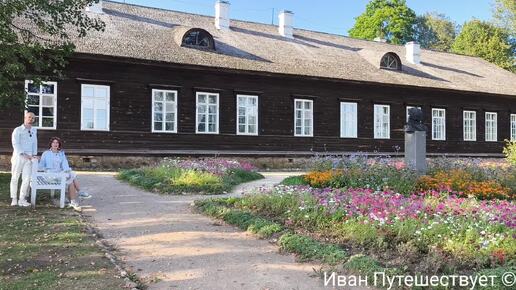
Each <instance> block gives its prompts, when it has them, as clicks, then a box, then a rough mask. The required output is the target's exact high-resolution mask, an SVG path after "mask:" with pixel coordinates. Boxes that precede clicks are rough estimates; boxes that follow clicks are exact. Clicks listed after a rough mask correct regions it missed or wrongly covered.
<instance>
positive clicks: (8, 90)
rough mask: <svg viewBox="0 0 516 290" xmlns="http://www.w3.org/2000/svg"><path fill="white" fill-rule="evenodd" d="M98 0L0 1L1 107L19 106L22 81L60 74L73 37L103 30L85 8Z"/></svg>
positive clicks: (69, 53) (101, 24)
mask: <svg viewBox="0 0 516 290" xmlns="http://www.w3.org/2000/svg"><path fill="white" fill-rule="evenodd" d="M98 1H99V0H66V1H49V0H0V67H2V69H1V70H0V107H4V106H15V105H18V106H22V105H23V103H24V99H25V93H24V91H23V89H21V88H22V87H23V86H22V85H21V84H22V83H23V81H24V80H25V79H26V78H27V77H30V78H31V79H33V80H34V81H35V82H36V83H40V82H41V81H44V80H45V79H46V78H47V77H49V76H52V77H53V78H56V77H59V76H61V75H62V72H63V69H64V67H65V65H66V60H67V57H69V56H70V55H71V53H72V52H73V51H74V49H75V46H74V44H73V41H72V39H73V38H81V37H84V36H85V35H86V34H87V32H89V31H91V30H96V31H100V30H103V29H104V26H105V25H104V23H103V22H102V21H101V20H100V19H98V18H91V17H88V15H86V13H85V7H87V6H88V5H90V4H92V3H94V2H98Z"/></svg>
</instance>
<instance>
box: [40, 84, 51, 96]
mask: <svg viewBox="0 0 516 290" xmlns="http://www.w3.org/2000/svg"><path fill="white" fill-rule="evenodd" d="M41 93H43V94H54V85H53V84H43V85H42V88H41Z"/></svg>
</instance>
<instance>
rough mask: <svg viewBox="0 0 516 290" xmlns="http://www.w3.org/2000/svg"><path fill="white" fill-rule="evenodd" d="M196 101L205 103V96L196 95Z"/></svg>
mask: <svg viewBox="0 0 516 290" xmlns="http://www.w3.org/2000/svg"><path fill="white" fill-rule="evenodd" d="M197 100H198V102H199V103H206V95H198V96H197Z"/></svg>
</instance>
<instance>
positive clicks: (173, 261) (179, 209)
mask: <svg viewBox="0 0 516 290" xmlns="http://www.w3.org/2000/svg"><path fill="white" fill-rule="evenodd" d="M264 175H265V176H266V178H265V179H263V180H259V181H254V182H250V183H248V184H243V185H240V186H239V187H237V188H236V189H235V190H234V191H233V192H231V193H230V194H226V195H225V196H228V195H232V196H239V195H241V194H242V192H243V191H246V190H248V189H250V188H255V187H259V186H269V187H270V186H272V185H274V184H276V183H278V182H280V181H281V180H282V179H283V178H284V177H286V176H289V175H293V174H288V173H265V174H264ZM79 180H80V182H81V184H82V187H83V188H84V189H85V190H87V191H89V192H90V193H92V194H93V198H92V199H90V200H85V201H84V202H83V212H84V214H85V215H86V216H90V219H91V221H92V223H93V224H94V225H95V227H96V228H97V229H98V230H99V231H100V233H102V235H103V236H104V238H105V239H106V240H107V241H108V242H109V243H110V244H112V245H114V246H115V247H116V248H117V249H118V250H119V252H118V256H119V258H121V259H122V260H123V261H124V262H125V264H126V266H127V267H128V268H129V269H131V270H133V271H134V272H135V273H137V274H138V276H139V277H140V278H142V279H143V280H144V281H153V282H151V283H148V285H149V288H150V289H225V290H229V289H239V290H240V289H260V290H263V289H281V290H282V289H310V290H313V289H330V288H331V287H323V282H322V280H321V279H319V278H317V277H315V275H314V271H313V268H315V269H319V266H318V265H313V264H307V263H297V262H295V260H294V257H293V255H282V254H279V253H278V247H277V246H275V245H273V244H271V243H269V242H268V241H265V240H259V239H258V238H257V237H255V236H253V235H251V234H248V233H246V232H242V231H240V230H238V229H236V228H235V227H232V226H226V225H221V224H219V223H218V222H216V221H215V220H212V219H210V218H208V217H206V216H203V215H200V214H195V213H193V212H192V208H191V202H192V201H193V200H195V199H199V198H206V196H199V195H196V196H165V195H158V194H153V193H149V192H145V191H142V190H139V189H137V188H135V187H132V186H129V185H127V184H125V183H121V182H119V181H117V180H116V179H115V178H114V177H113V174H111V173H86V174H81V175H80V177H79Z"/></svg>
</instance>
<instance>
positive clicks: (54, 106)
mask: <svg viewBox="0 0 516 290" xmlns="http://www.w3.org/2000/svg"><path fill="white" fill-rule="evenodd" d="M32 83H33V81H32V80H25V94H26V95H25V106H26V107H27V101H28V98H29V95H34V96H36V95H37V96H38V97H39V105H38V110H39V115H38V116H36V117H38V124H33V126H34V127H36V128H38V129H39V130H55V129H57V82H41V85H40V86H39V92H38V93H30V92H29V84H32ZM43 85H53V86H54V93H53V94H43V93H42V87H43ZM43 96H52V97H53V99H54V102H53V105H52V107H51V108H53V109H54V118H53V119H54V122H53V126H52V127H42V126H41V125H43V116H42V114H43V108H44V107H45V108H47V107H48V108H50V107H49V106H43ZM25 112H28V110H25Z"/></svg>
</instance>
